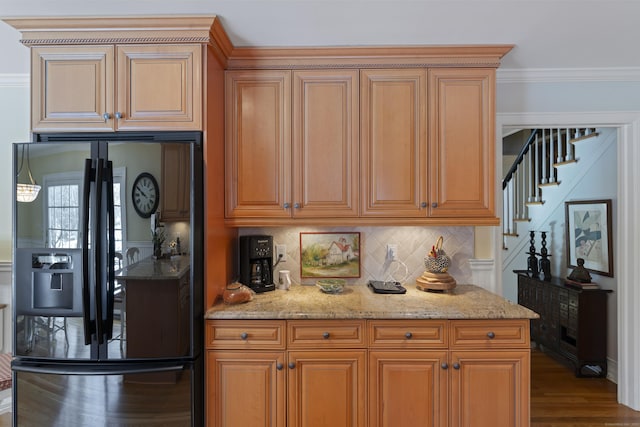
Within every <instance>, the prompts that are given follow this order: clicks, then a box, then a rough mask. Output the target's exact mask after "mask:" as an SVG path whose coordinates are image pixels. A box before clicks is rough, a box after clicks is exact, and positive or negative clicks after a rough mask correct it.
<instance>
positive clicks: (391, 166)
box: [360, 69, 427, 217]
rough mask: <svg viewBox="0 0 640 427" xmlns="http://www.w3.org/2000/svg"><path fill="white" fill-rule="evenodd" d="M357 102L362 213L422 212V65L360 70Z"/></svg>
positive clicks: (404, 214) (417, 214)
mask: <svg viewBox="0 0 640 427" xmlns="http://www.w3.org/2000/svg"><path fill="white" fill-rule="evenodd" d="M360 103H361V110H360V114H361V120H362V124H361V131H360V135H361V150H362V151H361V155H362V184H361V199H362V209H361V214H362V215H363V216H379V217H383V216H386V217H424V216H426V209H424V207H423V205H422V204H423V202H425V200H426V184H427V183H426V179H427V177H426V169H425V167H426V156H427V153H426V71H425V70H422V69H410V70H362V71H361V75H360ZM425 206H426V205H425Z"/></svg>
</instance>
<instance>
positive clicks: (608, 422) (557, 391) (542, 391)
mask: <svg viewBox="0 0 640 427" xmlns="http://www.w3.org/2000/svg"><path fill="white" fill-rule="evenodd" d="M616 387H617V386H616V384H614V383H612V382H611V381H608V380H607V379H605V378H576V377H575V376H574V375H573V372H572V371H571V370H570V369H569V368H567V367H566V366H564V365H561V364H560V363H558V362H557V361H555V360H554V359H552V358H550V357H549V356H547V355H546V354H544V353H541V352H539V351H535V350H534V351H533V352H532V353H531V427H621V426H626V427H640V412H637V411H634V410H632V409H630V408H628V407H626V406H622V405H618V403H617V391H616Z"/></svg>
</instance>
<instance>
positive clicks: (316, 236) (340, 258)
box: [300, 232, 361, 278]
mask: <svg viewBox="0 0 640 427" xmlns="http://www.w3.org/2000/svg"><path fill="white" fill-rule="evenodd" d="M360 253H361V246H360V233H358V232H342V233H341V232H338V233H334V232H328V233H311V232H309V233H306V232H301V233H300V277H301V278H310V277H320V278H324V277H341V278H348V277H360Z"/></svg>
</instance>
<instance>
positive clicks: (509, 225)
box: [502, 128, 599, 250]
mask: <svg viewBox="0 0 640 427" xmlns="http://www.w3.org/2000/svg"><path fill="white" fill-rule="evenodd" d="M598 135H599V133H598V132H597V131H596V129H595V128H557V129H532V130H531V133H530V135H529V137H528V139H527V141H526V143H525V144H524V145H523V146H522V148H521V150H520V153H519V154H518V156H517V157H516V160H515V161H514V163H513V165H512V166H511V168H510V169H509V171H508V172H507V174H506V175H505V178H504V180H503V181H502V198H503V203H502V206H503V212H502V218H503V221H502V224H503V225H502V227H503V230H502V234H503V249H504V250H508V246H507V242H508V237H518V236H519V234H518V224H519V223H522V222H524V223H528V222H530V221H531V216H530V209H531V208H532V207H534V206H540V205H543V204H544V203H545V200H544V198H543V190H544V189H545V188H546V187H553V186H559V185H560V181H559V180H558V169H559V168H561V167H563V166H565V165H570V164H573V163H576V162H577V161H578V159H576V157H575V147H574V144H575V143H577V142H578V141H583V140H586V139H589V138H593V137H597V136H598Z"/></svg>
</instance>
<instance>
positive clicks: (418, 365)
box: [369, 350, 449, 427]
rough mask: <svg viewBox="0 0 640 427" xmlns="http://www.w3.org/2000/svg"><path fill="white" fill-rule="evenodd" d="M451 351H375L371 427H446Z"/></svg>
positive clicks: (371, 362) (371, 361)
mask: <svg viewBox="0 0 640 427" xmlns="http://www.w3.org/2000/svg"><path fill="white" fill-rule="evenodd" d="M446 363H447V351H444V350H443V351H415V350H402V351H399V350H398V351H371V353H370V355H369V426H371V427H396V426H421V427H446V426H447V425H448V424H447V423H448V419H447V416H448V405H449V400H448V397H447V396H448V387H449V385H448V376H449V371H448V369H445V368H447V367H448V365H446Z"/></svg>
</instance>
